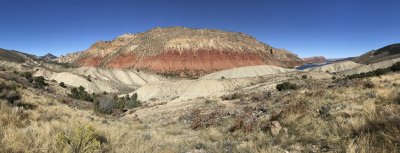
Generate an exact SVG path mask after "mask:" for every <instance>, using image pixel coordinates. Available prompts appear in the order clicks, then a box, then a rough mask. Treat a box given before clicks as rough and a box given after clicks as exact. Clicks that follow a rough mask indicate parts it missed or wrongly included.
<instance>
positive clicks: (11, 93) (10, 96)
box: [0, 82, 21, 104]
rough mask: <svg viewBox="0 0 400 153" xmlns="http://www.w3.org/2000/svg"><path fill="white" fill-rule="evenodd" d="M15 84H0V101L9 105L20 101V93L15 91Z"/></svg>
mask: <svg viewBox="0 0 400 153" xmlns="http://www.w3.org/2000/svg"><path fill="white" fill-rule="evenodd" d="M16 88H17V87H16V85H15V84H7V83H4V82H1V83H0V99H4V100H7V101H8V102H9V103H11V104H13V103H14V102H16V101H18V100H20V99H21V95H20V93H19V92H18V91H17V89H16Z"/></svg>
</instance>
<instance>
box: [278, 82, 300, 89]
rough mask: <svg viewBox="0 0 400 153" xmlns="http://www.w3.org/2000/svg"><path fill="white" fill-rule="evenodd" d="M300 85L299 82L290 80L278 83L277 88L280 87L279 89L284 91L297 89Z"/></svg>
mask: <svg viewBox="0 0 400 153" xmlns="http://www.w3.org/2000/svg"><path fill="white" fill-rule="evenodd" d="M298 88H299V87H298V86H297V84H295V83H290V82H283V83H281V84H277V85H276V89H278V91H283V90H296V89H298Z"/></svg>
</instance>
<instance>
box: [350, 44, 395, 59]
mask: <svg viewBox="0 0 400 153" xmlns="http://www.w3.org/2000/svg"><path fill="white" fill-rule="evenodd" d="M398 57H400V43H397V44H392V45H388V46H385V47H382V48H380V49H378V50H372V51H369V52H367V53H365V54H363V55H361V56H359V57H356V58H354V59H353V61H355V62H357V63H362V64H371V63H377V62H382V61H386V60H390V59H395V58H398Z"/></svg>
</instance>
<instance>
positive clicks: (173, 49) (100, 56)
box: [59, 27, 303, 76]
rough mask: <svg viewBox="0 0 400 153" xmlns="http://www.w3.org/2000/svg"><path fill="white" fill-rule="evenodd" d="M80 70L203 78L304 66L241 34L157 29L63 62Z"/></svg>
mask: <svg viewBox="0 0 400 153" xmlns="http://www.w3.org/2000/svg"><path fill="white" fill-rule="evenodd" d="M59 61H60V62H72V63H76V64H78V65H81V66H92V67H112V68H135V69H148V70H151V71H153V72H157V73H163V74H170V75H181V76H201V75H205V74H208V73H212V72H215V71H218V70H224V69H230V68H235V67H242V66H252V65H265V64H266V65H274V66H281V67H293V66H297V65H301V64H302V63H303V61H302V60H301V59H300V58H298V57H297V55H294V54H292V53H290V52H288V51H286V50H283V49H276V48H273V47H272V46H269V45H267V44H264V43H262V42H259V41H257V40H256V39H255V38H253V37H251V36H249V35H246V34H243V33H237V32H226V31H221V30H209V29H190V28H183V27H171V28H155V29H152V30H149V31H146V32H144V33H137V34H125V35H122V36H119V37H117V38H116V39H114V40H112V41H100V42H97V43H95V44H94V45H92V46H91V47H90V48H89V49H87V50H85V51H83V52H79V53H74V54H69V55H67V56H63V57H61V58H59Z"/></svg>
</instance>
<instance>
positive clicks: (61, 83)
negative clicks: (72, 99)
mask: <svg viewBox="0 0 400 153" xmlns="http://www.w3.org/2000/svg"><path fill="white" fill-rule="evenodd" d="M58 85H59V86H60V87H63V88H65V87H67V86H65V83H64V82H60V83H59V84H58Z"/></svg>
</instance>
